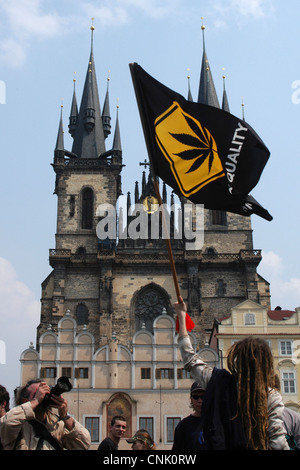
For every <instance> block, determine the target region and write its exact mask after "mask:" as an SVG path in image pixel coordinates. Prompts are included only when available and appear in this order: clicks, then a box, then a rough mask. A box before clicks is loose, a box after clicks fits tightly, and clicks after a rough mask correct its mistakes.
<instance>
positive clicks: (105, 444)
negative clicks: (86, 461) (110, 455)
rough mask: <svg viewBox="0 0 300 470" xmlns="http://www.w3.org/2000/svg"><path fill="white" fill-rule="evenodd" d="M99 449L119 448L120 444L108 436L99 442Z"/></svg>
mask: <svg viewBox="0 0 300 470" xmlns="http://www.w3.org/2000/svg"><path fill="white" fill-rule="evenodd" d="M98 450H118V446H117V444H115V443H114V441H113V440H112V439H111V438H110V437H106V438H105V439H103V441H102V442H101V443H100V444H99V447H98Z"/></svg>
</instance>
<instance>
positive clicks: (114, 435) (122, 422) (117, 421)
mask: <svg viewBox="0 0 300 470" xmlns="http://www.w3.org/2000/svg"><path fill="white" fill-rule="evenodd" d="M126 426H127V424H126V419H125V418H124V416H121V415H120V416H114V417H113V418H112V420H111V423H110V430H109V435H110V437H111V439H112V440H113V441H114V442H115V443H119V441H120V439H121V437H123V436H124V434H125V432H126Z"/></svg>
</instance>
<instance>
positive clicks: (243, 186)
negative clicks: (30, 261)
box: [130, 63, 272, 220]
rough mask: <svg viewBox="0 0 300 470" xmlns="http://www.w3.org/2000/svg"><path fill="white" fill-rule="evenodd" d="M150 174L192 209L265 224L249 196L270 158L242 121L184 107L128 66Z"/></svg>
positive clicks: (260, 210)
mask: <svg viewBox="0 0 300 470" xmlns="http://www.w3.org/2000/svg"><path fill="white" fill-rule="evenodd" d="M130 70H131V75H132V80H133V84H134V89H135V94H136V98H137V103H138V107H139V112H140V117H141V121H142V125H143V131H144V136H145V141H146V145H147V150H148V154H149V159H150V163H151V167H152V171H153V173H154V175H155V176H159V177H160V178H161V179H162V180H163V181H165V183H167V184H168V185H169V186H171V187H172V188H173V189H174V192H175V193H176V194H178V195H179V196H184V197H186V198H187V199H189V200H190V201H192V202H194V203H195V204H204V206H205V207H206V208H207V209H217V210H224V211H229V212H233V213H236V214H241V215H244V216H249V215H251V214H257V215H259V216H261V217H263V218H264V219H266V220H272V216H271V215H270V214H269V213H268V211H267V210H266V209H264V208H263V207H262V206H261V205H260V204H259V203H258V202H257V201H256V200H255V199H254V198H253V197H252V196H251V195H249V193H250V191H251V190H252V189H253V188H254V187H255V186H256V184H257V183H258V181H259V178H260V175H261V173H262V171H263V169H264V167H265V165H266V163H267V161H268V158H269V156H270V152H269V150H268V149H267V147H266V146H265V145H264V143H263V142H262V140H261V139H260V138H259V136H258V135H257V134H256V132H255V131H254V130H253V129H252V128H251V126H250V125H249V124H247V123H246V122H245V121H244V120H242V119H238V118H237V117H236V116H233V115H232V114H230V113H228V112H226V111H223V110H220V109H218V108H215V107H212V106H208V105H205V104H200V103H193V102H191V101H187V100H185V99H184V98H183V96H181V95H180V94H178V93H176V92H175V91H173V90H171V89H169V88H167V87H166V86H164V85H163V84H162V83H160V82H158V81H157V80H155V79H154V78H153V77H151V76H150V75H149V74H148V73H146V72H145V70H143V69H142V67H140V66H139V65H138V64H136V63H134V64H130Z"/></svg>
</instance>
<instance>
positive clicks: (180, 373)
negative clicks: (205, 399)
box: [177, 369, 191, 379]
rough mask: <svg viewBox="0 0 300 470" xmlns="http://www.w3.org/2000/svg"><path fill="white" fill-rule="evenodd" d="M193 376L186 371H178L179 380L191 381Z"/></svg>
mask: <svg viewBox="0 0 300 470" xmlns="http://www.w3.org/2000/svg"><path fill="white" fill-rule="evenodd" d="M190 378H191V374H190V372H188V371H187V370H185V369H177V379H190Z"/></svg>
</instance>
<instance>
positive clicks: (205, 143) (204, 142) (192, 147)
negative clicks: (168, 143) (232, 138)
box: [170, 115, 217, 173]
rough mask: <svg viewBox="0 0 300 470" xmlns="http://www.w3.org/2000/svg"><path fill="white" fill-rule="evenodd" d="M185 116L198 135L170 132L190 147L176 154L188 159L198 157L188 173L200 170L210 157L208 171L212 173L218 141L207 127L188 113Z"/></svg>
mask: <svg viewBox="0 0 300 470" xmlns="http://www.w3.org/2000/svg"><path fill="white" fill-rule="evenodd" d="M184 118H185V120H186V121H187V124H188V126H189V127H190V129H191V130H192V131H193V133H194V134H196V137H194V136H193V135H191V134H174V133H172V132H170V134H171V135H172V137H174V139H176V140H178V142H180V143H182V144H184V145H186V146H188V147H189V149H187V150H183V151H181V152H179V153H176V155H177V156H178V157H180V158H182V159H183V160H186V161H189V160H195V159H196V160H195V161H194V162H193V164H192V165H191V167H190V168H189V169H188V170H187V171H186V173H191V172H193V171H196V170H198V168H199V167H200V166H201V165H203V163H204V162H205V161H206V160H207V159H208V173H210V171H211V168H212V164H213V159H214V153H215V152H217V145H216V142H215V140H214V138H213V136H212V135H211V133H210V132H209V131H208V130H207V129H206V128H205V127H202V126H201V124H200V123H198V124H196V123H195V121H194V120H193V119H191V118H190V117H189V116H188V115H185V116H184Z"/></svg>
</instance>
